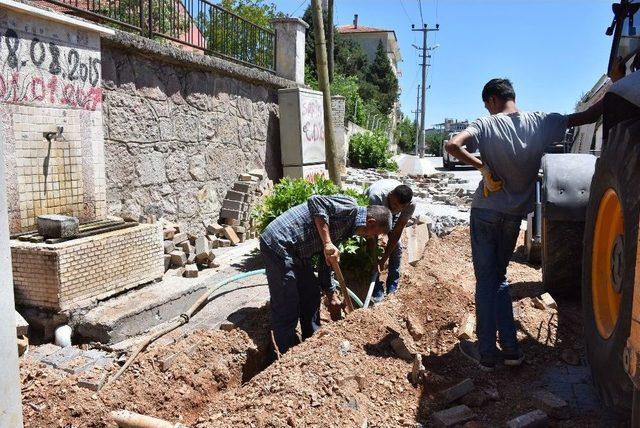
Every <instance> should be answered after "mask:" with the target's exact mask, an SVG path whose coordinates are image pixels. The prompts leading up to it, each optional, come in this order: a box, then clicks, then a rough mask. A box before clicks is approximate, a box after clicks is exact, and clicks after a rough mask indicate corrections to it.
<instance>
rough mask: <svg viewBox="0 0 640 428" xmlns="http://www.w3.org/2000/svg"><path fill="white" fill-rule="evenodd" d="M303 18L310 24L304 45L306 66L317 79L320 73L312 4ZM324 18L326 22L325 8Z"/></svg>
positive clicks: (325, 29) (325, 32)
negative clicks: (317, 63)
mask: <svg viewBox="0 0 640 428" xmlns="http://www.w3.org/2000/svg"><path fill="white" fill-rule="evenodd" d="M302 20H303V21H304V22H306V23H307V25H308V26H309V28H307V35H306V39H305V45H304V56H305V60H304V61H305V66H306V67H308V68H309V72H310V75H311V76H313V78H314V79H317V78H318V74H317V72H316V70H317V66H316V37H315V35H314V25H313V11H312V10H311V4H309V6H307V9H306V10H305V11H304V14H303V15H302ZM322 20H323V21H324V22H327V12H326V11H324V10H323V11H322ZM324 36H325V38H326V37H327V27H326V26H325V28H324Z"/></svg>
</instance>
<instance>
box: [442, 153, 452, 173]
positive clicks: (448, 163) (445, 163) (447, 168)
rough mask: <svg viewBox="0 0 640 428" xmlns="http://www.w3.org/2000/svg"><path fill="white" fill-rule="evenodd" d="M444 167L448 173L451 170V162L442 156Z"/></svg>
mask: <svg viewBox="0 0 640 428" xmlns="http://www.w3.org/2000/svg"><path fill="white" fill-rule="evenodd" d="M442 167H443V168H444V169H446V170H448V171H449V170H451V162H449V161H448V160H446V159H445V157H444V156H442Z"/></svg>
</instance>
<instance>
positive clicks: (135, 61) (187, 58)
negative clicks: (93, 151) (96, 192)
mask: <svg viewBox="0 0 640 428" xmlns="http://www.w3.org/2000/svg"><path fill="white" fill-rule="evenodd" d="M102 72H103V87H104V101H103V111H104V134H105V157H106V176H107V207H108V211H109V212H110V213H111V214H116V215H121V214H122V213H124V214H127V215H129V216H131V217H134V218H136V219H137V217H139V216H140V215H145V214H156V215H157V216H160V215H164V216H166V217H167V218H169V219H171V220H173V221H176V222H179V223H181V224H183V225H184V226H185V228H186V229H187V230H189V231H192V232H194V233H196V232H197V233H199V232H202V231H204V227H205V225H206V224H209V223H211V222H215V221H216V220H217V219H218V216H219V212H220V207H221V203H222V200H223V198H224V196H225V194H226V192H227V190H229V189H230V188H231V186H232V185H233V182H234V181H235V180H236V178H237V177H238V175H239V174H240V173H243V172H246V171H248V170H250V169H254V168H265V169H266V170H267V173H268V175H269V177H270V178H272V179H274V178H278V177H279V176H280V175H281V164H280V141H279V140H280V138H279V128H278V123H279V120H278V98H277V90H278V89H280V88H283V87H294V86H296V84H295V82H292V81H289V80H286V79H282V78H280V77H277V76H274V75H272V74H269V73H267V72H264V71H259V70H255V69H250V68H248V67H243V66H240V65H237V64H233V63H230V62H228V61H224V60H221V59H217V58H212V57H208V56H204V55H201V54H197V53H189V52H184V51H181V50H180V49H177V48H174V47H172V46H170V45H166V44H160V43H157V42H154V41H151V40H147V39H143V38H141V37H137V36H135V35H131V34H124V33H118V34H117V35H116V36H115V37H114V38H110V39H103V47H102Z"/></svg>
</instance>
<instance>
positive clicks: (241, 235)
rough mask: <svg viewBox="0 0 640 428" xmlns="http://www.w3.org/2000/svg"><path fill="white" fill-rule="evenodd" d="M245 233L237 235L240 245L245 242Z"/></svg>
mask: <svg viewBox="0 0 640 428" xmlns="http://www.w3.org/2000/svg"><path fill="white" fill-rule="evenodd" d="M246 235H247V234H246V233H244V232H242V233H238V238H239V239H240V243H241V244H242V243H243V242H245V241H246V239H247V238H246Z"/></svg>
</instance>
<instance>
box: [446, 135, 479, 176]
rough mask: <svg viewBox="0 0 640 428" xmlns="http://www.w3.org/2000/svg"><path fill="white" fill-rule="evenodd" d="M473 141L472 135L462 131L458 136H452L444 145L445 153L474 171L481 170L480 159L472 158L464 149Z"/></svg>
mask: <svg viewBox="0 0 640 428" xmlns="http://www.w3.org/2000/svg"><path fill="white" fill-rule="evenodd" d="M472 140H473V135H471V134H470V133H468V132H467V131H462V132H461V133H459V134H456V135H454V136H453V137H452V138H451V139H450V140H449V141H448V142H447V144H446V145H445V149H446V150H447V153H449V154H450V155H451V156H453V157H454V158H456V159H459V160H460V161H462V162H464V163H465V164H467V165H471V166H472V167H474V168H476V169H480V168H482V166H483V164H482V161H481V160H480V159H478V158H477V157H475V156H473V155H472V154H471V153H469V152H468V151H467V149H465V146H466V145H467V144H469V143H471V142H472Z"/></svg>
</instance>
